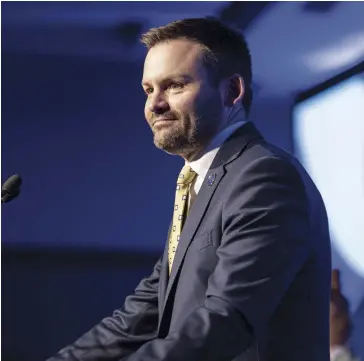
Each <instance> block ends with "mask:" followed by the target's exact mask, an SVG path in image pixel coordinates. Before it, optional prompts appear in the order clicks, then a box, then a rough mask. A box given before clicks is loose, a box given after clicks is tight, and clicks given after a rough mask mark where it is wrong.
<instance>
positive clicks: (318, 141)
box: [293, 73, 364, 309]
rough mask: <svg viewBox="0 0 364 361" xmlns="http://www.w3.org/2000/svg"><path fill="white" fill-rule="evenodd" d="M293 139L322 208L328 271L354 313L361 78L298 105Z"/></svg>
mask: <svg viewBox="0 0 364 361" xmlns="http://www.w3.org/2000/svg"><path fill="white" fill-rule="evenodd" d="M293 139H294V144H295V146H294V148H295V153H296V156H297V157H298V158H299V159H300V161H301V162H302V164H303V165H304V166H305V168H306V169H307V171H308V172H309V174H310V175H311V177H312V178H313V180H314V182H315V183H316V185H317V187H318V188H319V190H320V192H321V194H322V197H323V199H324V202H325V204H326V208H327V213H328V216H329V222H330V233H331V241H332V248H333V267H334V268H339V269H340V270H341V273H342V281H343V283H344V282H345V285H344V284H343V287H345V288H346V291H347V292H346V293H347V294H348V295H349V296H350V298H351V299H350V301H351V303H352V308H353V309H355V308H356V306H357V305H358V303H359V302H360V300H361V299H362V298H363V297H364V74H363V73H360V74H357V75H354V76H351V77H350V78H349V79H346V80H344V81H341V82H340V83H338V84H336V85H334V86H332V87H330V88H328V89H326V90H324V91H322V92H320V93H318V94H316V95H314V96H311V97H309V98H307V99H306V100H303V101H300V102H299V103H297V104H296V105H295V107H294V110H293Z"/></svg>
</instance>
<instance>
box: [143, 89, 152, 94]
mask: <svg viewBox="0 0 364 361" xmlns="http://www.w3.org/2000/svg"><path fill="white" fill-rule="evenodd" d="M144 92H145V94H146V95H149V94H152V93H153V88H146V89H145V90H144Z"/></svg>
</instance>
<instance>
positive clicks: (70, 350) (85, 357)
mask: <svg viewBox="0 0 364 361" xmlns="http://www.w3.org/2000/svg"><path fill="white" fill-rule="evenodd" d="M161 263H162V258H161V259H159V261H158V262H157V263H156V265H155V266H154V269H153V273H152V274H151V275H150V276H149V277H147V278H145V279H143V280H142V281H141V282H140V283H139V285H138V286H137V288H136V289H135V292H134V294H133V295H131V296H128V297H127V298H126V300H125V303H124V305H123V307H122V308H120V309H118V310H116V311H114V313H113V315H112V316H111V317H107V318H105V319H103V320H102V321H101V322H100V323H99V324H98V325H97V326H95V327H93V328H92V329H91V330H90V331H89V332H87V333H86V334H84V335H83V336H82V337H80V338H79V339H78V340H77V341H76V342H75V343H74V344H72V345H69V346H67V347H65V348H64V349H62V350H61V351H59V353H58V354H57V355H55V356H54V357H51V358H50V359H48V360H47V361H76V360H77V361H97V360H100V361H101V360H103V361H106V360H118V359H120V358H122V357H125V356H126V355H128V354H129V353H131V352H134V351H135V350H137V349H138V348H139V347H140V346H141V345H143V344H144V343H146V342H148V341H151V340H153V339H154V338H155V337H156V333H157V326H158V283H159V276H160V270H161Z"/></svg>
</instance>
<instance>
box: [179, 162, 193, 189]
mask: <svg viewBox="0 0 364 361" xmlns="http://www.w3.org/2000/svg"><path fill="white" fill-rule="evenodd" d="M196 175H197V173H196V172H195V171H193V170H192V168H191V167H190V166H189V165H185V166H184V167H183V168H182V170H181V172H180V173H179V176H178V180H177V184H190V183H192V182H193V180H194V179H195V177H196Z"/></svg>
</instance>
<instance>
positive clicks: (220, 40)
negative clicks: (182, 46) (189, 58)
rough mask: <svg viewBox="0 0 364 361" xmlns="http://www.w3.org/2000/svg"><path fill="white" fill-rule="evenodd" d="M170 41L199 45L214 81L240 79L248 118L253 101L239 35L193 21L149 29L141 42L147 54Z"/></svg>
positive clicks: (207, 22) (245, 50)
mask: <svg viewBox="0 0 364 361" xmlns="http://www.w3.org/2000/svg"><path fill="white" fill-rule="evenodd" d="M173 39H187V40H192V41H195V42H196V43H199V44H201V45H202V46H203V47H204V49H205V60H206V65H207V66H208V67H209V68H210V69H211V70H213V74H214V75H215V79H216V80H220V79H221V78H223V77H226V76H230V75H233V74H235V73H237V74H239V75H241V76H242V77H243V79H244V84H245V94H244V97H243V101H242V103H243V106H244V108H245V111H246V113H247V114H249V111H250V106H251V103H252V99H253V94H252V89H251V88H252V65H251V56H250V51H249V49H248V45H247V43H246V40H245V38H244V36H243V35H242V34H241V32H240V31H238V30H235V29H232V28H230V27H228V26H227V25H225V24H223V23H222V22H221V21H219V20H217V19H215V18H192V19H183V20H177V21H173V22H171V23H169V24H167V25H165V26H161V27H158V28H152V29H150V30H149V31H148V32H146V33H145V34H143V35H142V37H141V42H142V43H143V44H144V45H145V46H146V47H147V49H148V50H149V49H151V48H152V47H153V46H155V45H156V44H158V43H161V42H164V41H168V40H173Z"/></svg>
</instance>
